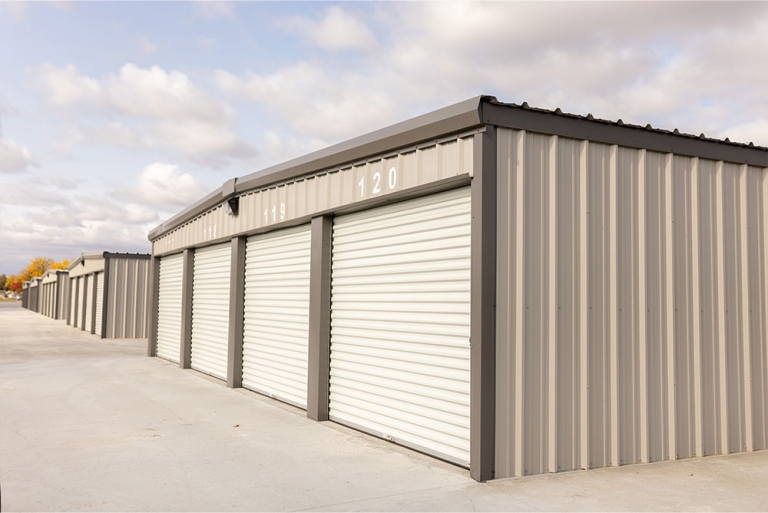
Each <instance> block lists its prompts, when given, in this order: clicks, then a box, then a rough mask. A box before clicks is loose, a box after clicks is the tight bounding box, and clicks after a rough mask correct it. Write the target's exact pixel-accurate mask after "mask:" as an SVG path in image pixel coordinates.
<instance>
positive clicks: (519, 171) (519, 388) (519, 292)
mask: <svg viewBox="0 0 768 513" xmlns="http://www.w3.org/2000/svg"><path fill="white" fill-rule="evenodd" d="M516 139H517V140H516V141H515V142H516V144H517V151H516V157H517V158H516V163H515V181H516V194H515V196H516V197H515V323H516V324H515V338H514V343H515V472H514V475H515V476H518V477H522V476H523V474H524V468H523V463H524V459H525V458H524V455H525V451H524V439H523V400H524V395H523V372H524V367H523V349H524V347H523V346H524V336H525V305H524V299H525V294H524V293H525V283H524V282H525V253H524V251H523V245H524V235H525V223H524V218H525V131H524V130H519V131H518V132H517V138H516Z"/></svg>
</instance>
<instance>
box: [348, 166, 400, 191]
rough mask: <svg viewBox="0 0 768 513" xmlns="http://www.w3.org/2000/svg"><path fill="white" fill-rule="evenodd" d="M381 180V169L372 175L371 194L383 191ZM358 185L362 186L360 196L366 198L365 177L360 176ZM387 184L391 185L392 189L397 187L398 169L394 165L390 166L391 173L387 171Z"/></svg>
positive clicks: (390, 188)
mask: <svg viewBox="0 0 768 513" xmlns="http://www.w3.org/2000/svg"><path fill="white" fill-rule="evenodd" d="M381 180H382V176H381V173H380V172H379V171H376V172H375V173H373V176H372V177H371V194H373V195H375V194H379V193H380V192H381V188H382V184H381ZM357 186H358V187H360V197H361V198H365V177H362V178H360V181H359V182H357ZM386 186H387V187H389V190H390V191H391V190H393V189H394V188H395V187H397V169H395V168H394V167H392V168H390V169H389V173H387V183H386Z"/></svg>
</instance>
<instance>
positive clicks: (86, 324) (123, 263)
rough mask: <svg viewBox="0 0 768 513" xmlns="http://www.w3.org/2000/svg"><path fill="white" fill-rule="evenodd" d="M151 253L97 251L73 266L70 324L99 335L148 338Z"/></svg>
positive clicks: (77, 261)
mask: <svg viewBox="0 0 768 513" xmlns="http://www.w3.org/2000/svg"><path fill="white" fill-rule="evenodd" d="M149 265H150V255H146V254H132V253H109V252H106V251H105V252H103V253H95V254H88V255H81V256H80V257H79V258H78V259H77V260H75V261H74V262H72V264H70V266H69V280H70V283H69V300H68V303H69V310H68V313H67V324H69V325H71V326H74V327H75V328H80V329H81V330H83V331H87V332H89V333H92V334H95V335H97V336H98V337H99V338H146V336H147V299H148V280H149V275H150V272H149Z"/></svg>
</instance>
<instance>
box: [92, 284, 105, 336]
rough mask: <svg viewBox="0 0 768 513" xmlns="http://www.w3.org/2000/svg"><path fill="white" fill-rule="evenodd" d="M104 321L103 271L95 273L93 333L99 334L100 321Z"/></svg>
mask: <svg viewBox="0 0 768 513" xmlns="http://www.w3.org/2000/svg"><path fill="white" fill-rule="evenodd" d="M103 321H104V273H103V272H101V273H96V318H95V319H94V325H95V328H94V333H96V335H98V336H101V328H102V323H103Z"/></svg>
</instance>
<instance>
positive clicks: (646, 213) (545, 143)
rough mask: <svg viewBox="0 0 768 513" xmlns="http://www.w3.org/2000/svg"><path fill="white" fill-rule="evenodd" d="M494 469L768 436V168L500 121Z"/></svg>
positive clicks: (615, 460)
mask: <svg viewBox="0 0 768 513" xmlns="http://www.w3.org/2000/svg"><path fill="white" fill-rule="evenodd" d="M498 138H499V140H498V164H499V188H498V230H499V241H498V242H499V244H498V254H497V258H498V263H497V266H498V269H497V272H498V287H497V372H496V375H497V415H496V438H497V439H496V477H508V476H519V475H528V474H538V473H543V472H554V471H561V470H572V469H581V468H594V467H605V466H611V465H614V466H615V465H623V464H629V463H638V462H649V461H659V460H667V459H677V458H687V457H692V456H704V455H709V454H720V453H729V452H737V451H745V450H747V451H748V450H753V449H764V448H766V447H767V446H768V404H767V403H768V401H766V398H767V397H768V344H767V342H766V341H768V322H767V321H768V298H767V297H766V287H768V281H767V280H766V269H768V251H766V249H768V248H766V240H768V226H767V225H766V220H765V218H766V212H765V198H766V197H768V180H766V174H768V170H766V169H760V168H754V167H748V166H746V165H742V166H740V165H737V164H732V163H724V162H714V161H708V160H700V159H696V158H688V157H682V156H677V155H672V154H661V153H655V152H650V151H645V150H636V149H630V148H624V147H617V146H609V145H605V144H597V143H590V142H587V141H579V140H571V139H564V138H558V137H556V136H547V135H541V134H535V133H530V132H529V133H525V132H522V131H515V130H508V129H499V131H498Z"/></svg>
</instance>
